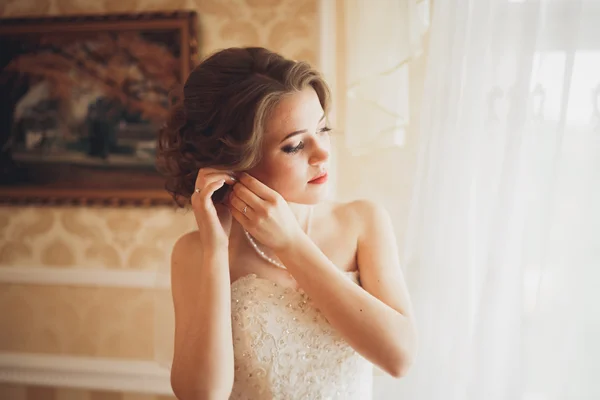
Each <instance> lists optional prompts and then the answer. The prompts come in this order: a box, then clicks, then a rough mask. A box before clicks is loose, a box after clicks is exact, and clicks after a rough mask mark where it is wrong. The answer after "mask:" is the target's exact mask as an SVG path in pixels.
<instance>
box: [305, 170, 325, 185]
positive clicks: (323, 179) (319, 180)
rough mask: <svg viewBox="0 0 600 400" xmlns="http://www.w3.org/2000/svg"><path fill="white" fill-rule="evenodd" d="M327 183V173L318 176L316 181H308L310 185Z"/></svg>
mask: <svg viewBox="0 0 600 400" xmlns="http://www.w3.org/2000/svg"><path fill="white" fill-rule="evenodd" d="M326 181H327V171H325V172H323V173H321V174H319V175H317V176H316V177H315V178H314V179H312V180H310V181H308V183H324V182H326Z"/></svg>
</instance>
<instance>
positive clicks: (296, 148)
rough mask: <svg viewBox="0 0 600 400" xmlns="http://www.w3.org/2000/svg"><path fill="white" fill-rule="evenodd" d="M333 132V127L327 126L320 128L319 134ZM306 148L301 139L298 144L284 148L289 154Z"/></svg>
mask: <svg viewBox="0 0 600 400" xmlns="http://www.w3.org/2000/svg"><path fill="white" fill-rule="evenodd" d="M329 132H331V128H330V127H328V126H326V127H324V128H322V129H320V130H319V132H318V133H319V134H323V133H329ZM303 148H304V142H303V141H300V143H298V144H297V145H296V146H285V147H284V148H283V149H282V150H283V151H284V152H286V153H288V154H295V153H297V152H299V151H300V150H302V149H303Z"/></svg>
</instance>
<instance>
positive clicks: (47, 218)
mask: <svg viewBox="0 0 600 400" xmlns="http://www.w3.org/2000/svg"><path fill="white" fill-rule="evenodd" d="M175 9H194V10H197V11H198V14H199V40H200V51H201V53H202V54H206V53H208V52H212V51H213V50H215V49H218V48H223V47H228V46H238V45H260V46H265V47H268V48H271V49H273V50H276V51H279V52H281V53H283V54H284V55H286V56H288V57H291V58H294V59H304V60H307V61H309V62H312V63H317V61H318V60H317V56H318V26H319V19H318V15H317V13H318V1H317V0H302V1H298V0H112V1H89V0H4V1H1V2H0V15H1V16H4V17H8V16H11V17H12V16H29V15H68V14H79V13H85V14H87V13H104V12H131V11H158V10H175ZM193 226H194V224H193V217H192V216H191V215H190V214H183V213H181V212H178V213H175V212H173V211H172V210H170V209H166V208H158V209H157V208H149V209H142V208H139V209H132V208H130V209H111V208H84V207H82V208H50V207H48V208H35V207H5V208H0V268H24V267H44V268H50V269H60V270H64V269H69V268H86V269H95V270H103V269H113V268H115V269H120V270H148V271H152V270H154V269H155V268H156V267H157V266H158V265H161V264H165V263H168V259H169V253H170V249H171V247H172V245H173V243H174V241H175V239H176V238H177V237H178V236H179V235H181V234H182V233H183V232H186V231H188V230H191V229H193ZM152 321H153V315H152V293H151V292H150V291H149V290H143V289H126V288H107V287H105V288H103V287H78V286H60V285H52V286H44V285H28V284H27V285H26V284H8V283H4V284H0V326H2V329H1V330H0V351H11V352H33V353H44V354H53V355H57V354H61V355H70V356H77V355H80V356H92V357H94V356H97V357H116V358H120V359H136V360H152V357H153V354H152V346H153V343H152V339H153V335H152V331H153V322H152ZM0 398H1V399H11V400H12V399H15V400H22V399H29V400H37V399H44V400H46V399H86V400H88V399H89V400H100V399H102V400H121V399H122V400H133V399H136V400H141V399H151V398H155V397H154V396H148V395H138V394H131V393H129V394H121V393H109V392H101V391H86V390H81V389H68V388H38V387H25V386H20V385H10V384H0ZM156 398H159V396H156Z"/></svg>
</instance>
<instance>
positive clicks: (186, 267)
mask: <svg viewBox="0 0 600 400" xmlns="http://www.w3.org/2000/svg"><path fill="white" fill-rule="evenodd" d="M201 252H202V243H201V241H200V232H198V231H191V232H188V233H185V234H184V235H182V236H181V237H179V239H177V241H176V242H175V245H174V246H173V251H172V252H171V283H172V286H173V287H175V286H178V285H179V284H180V283H181V282H185V281H189V278H190V274H193V273H195V271H197V270H198V268H194V266H193V265H192V263H190V260H198V259H200V255H201V254H200V253H201Z"/></svg>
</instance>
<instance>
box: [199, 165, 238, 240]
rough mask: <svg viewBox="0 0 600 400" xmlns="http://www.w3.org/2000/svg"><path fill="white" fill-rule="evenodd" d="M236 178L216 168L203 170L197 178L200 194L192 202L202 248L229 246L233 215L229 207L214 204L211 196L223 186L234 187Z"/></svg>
mask: <svg viewBox="0 0 600 400" xmlns="http://www.w3.org/2000/svg"><path fill="white" fill-rule="evenodd" d="M234 183H235V180H234V178H232V176H231V175H230V174H229V173H228V172H227V171H220V170H217V169H214V168H201V169H200V170H199V171H198V176H197V177H196V186H195V187H196V188H197V189H199V190H200V192H194V193H193V194H192V198H191V202H192V209H193V210H194V216H195V217H196V223H197V224H198V230H199V231H200V238H201V241H202V246H204V247H205V248H215V247H223V246H228V245H229V233H230V232H231V221H232V219H231V213H230V211H229V209H228V207H227V206H225V205H223V204H214V203H213V201H212V198H211V196H212V195H213V193H214V192H216V191H217V190H218V189H219V188H221V187H222V186H223V185H225V184H228V185H233V184H234Z"/></svg>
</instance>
